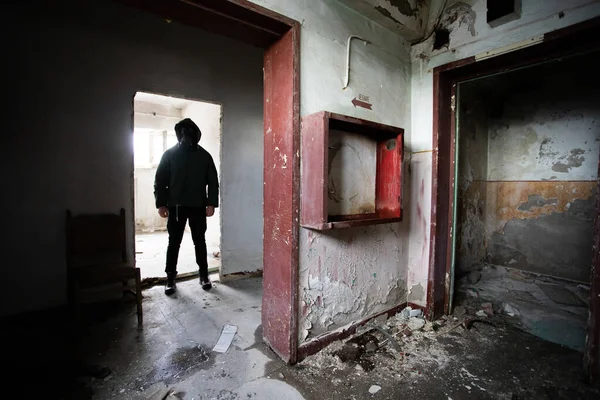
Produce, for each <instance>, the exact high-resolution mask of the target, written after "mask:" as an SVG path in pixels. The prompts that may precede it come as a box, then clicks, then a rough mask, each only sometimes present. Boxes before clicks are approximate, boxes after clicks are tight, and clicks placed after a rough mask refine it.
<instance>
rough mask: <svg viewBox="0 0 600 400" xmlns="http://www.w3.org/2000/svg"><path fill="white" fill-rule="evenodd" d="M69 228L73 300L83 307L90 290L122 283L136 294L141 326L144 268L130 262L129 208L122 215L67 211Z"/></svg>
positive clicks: (69, 279)
mask: <svg viewBox="0 0 600 400" xmlns="http://www.w3.org/2000/svg"><path fill="white" fill-rule="evenodd" d="M66 230H67V232H66V234H67V276H68V291H69V293H68V296H69V303H70V304H71V305H72V306H74V307H75V308H76V309H77V310H79V307H80V304H81V303H82V302H83V295H84V294H85V292H86V291H88V292H89V291H90V289H94V288H96V289H98V288H101V287H103V286H104V287H108V285H111V284H112V285H114V284H119V283H120V284H121V285H122V293H128V294H131V295H133V296H135V299H136V302H137V317H138V325H141V324H142V322H143V315H142V288H141V278H140V269H139V268H135V267H133V266H132V265H131V264H130V263H128V262H127V244H126V243H127V240H126V223H125V209H121V212H120V214H97V215H78V216H73V215H72V214H71V211H70V210H67V224H66ZM132 282H133V284H132Z"/></svg>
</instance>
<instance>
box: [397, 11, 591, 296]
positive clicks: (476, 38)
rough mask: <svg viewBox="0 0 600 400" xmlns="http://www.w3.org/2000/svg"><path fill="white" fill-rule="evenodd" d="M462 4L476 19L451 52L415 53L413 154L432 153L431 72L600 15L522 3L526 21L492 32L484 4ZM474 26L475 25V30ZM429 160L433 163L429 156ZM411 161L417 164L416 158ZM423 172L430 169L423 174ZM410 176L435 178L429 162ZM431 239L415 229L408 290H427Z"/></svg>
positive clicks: (424, 49) (417, 49) (459, 32)
mask: <svg viewBox="0 0 600 400" xmlns="http://www.w3.org/2000/svg"><path fill="white" fill-rule="evenodd" d="M455 3H456V2H455V1H449V2H448V5H449V6H451V5H453V4H455ZM436 4H437V3H436ZM464 4H466V5H467V6H468V7H470V8H471V9H472V11H473V12H474V15H475V20H474V21H471V20H470V19H468V18H467V20H463V21H462V24H461V19H460V18H459V19H458V20H457V21H456V22H455V23H454V24H453V25H452V26H451V28H452V32H451V34H450V45H449V48H443V49H440V50H437V51H432V48H433V38H430V39H429V40H427V41H425V42H423V43H421V44H418V45H415V46H413V48H412V59H413V63H412V80H411V85H412V87H411V104H412V107H411V109H412V114H411V129H410V135H409V137H408V140H407V149H408V150H409V151H413V152H418V151H431V149H432V139H433V135H432V133H433V125H432V122H433V119H432V116H433V74H432V72H433V68H435V67H437V66H440V65H443V64H446V63H449V62H452V61H456V60H460V59H463V58H466V57H470V56H474V55H478V54H482V53H484V52H487V51H491V50H494V49H497V48H500V47H503V46H507V45H511V44H514V43H518V42H521V41H523V40H526V39H530V38H533V37H536V36H539V35H543V34H544V33H547V32H550V31H553V30H556V29H560V28H564V27H566V26H569V25H572V24H575V23H578V22H582V21H585V20H587V19H590V18H593V17H595V16H598V15H600V2H597V1H586V0H571V1H568V2H565V1H560V0H551V1H543V2H542V1H537V0H523V2H522V16H521V18H520V19H519V20H516V21H512V22H509V23H507V24H505V25H501V26H499V27H497V28H494V29H492V28H490V27H489V26H488V25H487V23H486V17H485V10H486V2H485V0H475V1H465V2H464ZM431 10H432V11H431V12H432V13H435V12H436V11H435V7H434V6H433V5H432V7H431ZM560 11H563V12H564V16H563V17H560V16H559V15H558V13H559V12H560ZM430 20H431V19H430ZM470 22H472V25H471V24H470ZM470 28H471V29H470ZM472 31H473V32H474V34H473V33H472ZM427 157H429V159H431V153H429V155H428V156H427ZM413 160H415V159H414V158H413ZM422 168H425V169H426V170H425V171H419V170H420V169H422ZM411 171H412V173H413V174H415V173H417V174H424V175H429V176H431V173H432V171H431V163H430V162H429V163H421V164H414V163H411ZM416 200H418V199H417V198H415V197H414V196H413V197H411V199H410V201H416ZM422 207H423V210H422V211H423V213H424V214H423V215H424V218H425V221H426V225H427V229H425V230H426V231H427V232H428V231H429V229H430V228H429V225H430V217H431V199H430V198H424V199H423V203H422ZM416 211H417V210H415V209H414V208H412V209H411V216H410V217H411V218H414V217H416V215H415V214H414V213H415V212H416ZM427 234H428V233H426V232H424V230H422V229H419V230H418V231H412V230H411V235H410V240H409V259H410V264H409V266H408V269H409V280H408V288H409V290H411V288H413V287H416V286H417V285H421V286H425V287H426V285H427V268H428V266H429V250H428V249H427V251H425V249H424V248H423V245H422V240H421V239H420V238H421V237H424V236H425V235H427ZM428 246H429V245H427V247H428ZM423 257H425V259H423ZM413 300H414V301H415V302H416V303H419V304H422V305H424V304H425V296H423V298H422V299H421V300H420V301H418V300H417V299H413Z"/></svg>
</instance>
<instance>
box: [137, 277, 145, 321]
mask: <svg viewBox="0 0 600 400" xmlns="http://www.w3.org/2000/svg"><path fill="white" fill-rule="evenodd" d="M135 295H136V301H137V317H138V325H142V324H143V323H144V314H143V312H142V278H141V273H140V269H139V268H136V269H135Z"/></svg>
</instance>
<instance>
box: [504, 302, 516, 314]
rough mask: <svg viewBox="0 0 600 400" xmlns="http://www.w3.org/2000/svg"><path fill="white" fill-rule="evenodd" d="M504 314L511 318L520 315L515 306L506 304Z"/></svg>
mask: <svg viewBox="0 0 600 400" xmlns="http://www.w3.org/2000/svg"><path fill="white" fill-rule="evenodd" d="M504 312H505V313H506V314H507V315H508V316H510V317H514V316H515V315H519V310H517V309H516V308H514V307H513V306H511V305H510V304H508V303H504Z"/></svg>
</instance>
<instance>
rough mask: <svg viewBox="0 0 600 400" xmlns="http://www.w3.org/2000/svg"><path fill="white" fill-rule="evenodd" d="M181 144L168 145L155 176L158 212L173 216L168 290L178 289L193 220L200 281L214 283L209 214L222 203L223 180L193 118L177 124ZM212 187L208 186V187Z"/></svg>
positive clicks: (206, 285) (169, 224)
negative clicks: (209, 253) (209, 257)
mask: <svg viewBox="0 0 600 400" xmlns="http://www.w3.org/2000/svg"><path fill="white" fill-rule="evenodd" d="M175 134H176V135H177V141H178V144H176V145H175V146H173V147H172V148H170V149H168V150H167V151H166V152H165V154H164V155H163V156H162V158H161V160H160V164H159V165H158V169H157V171H156V178H155V180H154V197H155V198H156V208H157V209H158V214H159V215H160V216H161V217H163V218H169V220H168V222H167V230H168V231H169V246H168V248H167V265H166V268H165V272H166V273H167V284H166V286H165V293H166V294H172V293H174V292H175V278H176V277H177V258H178V256H179V246H180V245H181V240H182V239H183V232H184V231H185V225H186V222H187V221H189V223H190V229H191V231H192V239H193V241H194V246H195V248H196V263H197V264H198V267H199V274H200V284H201V285H202V288H203V289H205V290H208V289H210V288H211V287H212V284H211V282H210V279H209V277H208V260H207V254H206V239H205V237H204V235H205V233H206V217H212V216H213V215H214V213H215V208H216V207H218V206H219V180H218V177H217V169H216V167H215V163H214V161H213V159H212V157H211V155H210V154H209V153H208V152H207V151H206V150H204V149H203V148H202V147H200V145H198V142H199V141H200V137H201V136H202V133H201V132H200V129H199V128H198V126H197V125H196V124H195V123H194V122H193V121H192V120H191V119H189V118H186V119H184V120H182V121H180V122H178V123H177V124H176V125H175ZM207 188H208V190H207Z"/></svg>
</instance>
